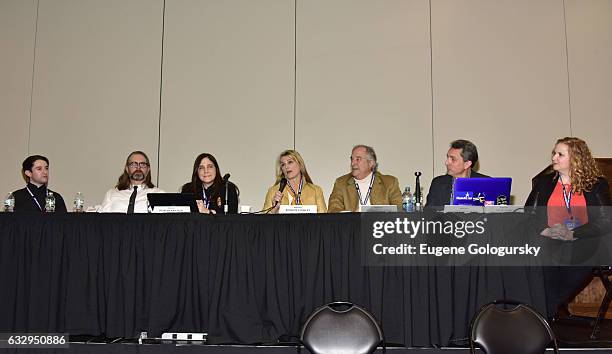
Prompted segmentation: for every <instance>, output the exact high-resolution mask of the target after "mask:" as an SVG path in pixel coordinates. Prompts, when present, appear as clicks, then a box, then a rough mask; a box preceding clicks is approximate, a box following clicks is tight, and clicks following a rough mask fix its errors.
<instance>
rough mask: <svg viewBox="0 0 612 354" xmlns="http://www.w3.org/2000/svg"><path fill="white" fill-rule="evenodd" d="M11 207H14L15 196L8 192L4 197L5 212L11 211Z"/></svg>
mask: <svg viewBox="0 0 612 354" xmlns="http://www.w3.org/2000/svg"><path fill="white" fill-rule="evenodd" d="M13 209H15V196H14V195H13V193H9V194H7V195H6V198H4V211H5V212H6V213H12V212H13Z"/></svg>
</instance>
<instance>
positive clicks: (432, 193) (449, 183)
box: [425, 171, 489, 207]
mask: <svg viewBox="0 0 612 354" xmlns="http://www.w3.org/2000/svg"><path fill="white" fill-rule="evenodd" d="M483 177H489V176H486V175H483V174H480V173H478V172H475V171H472V172H471V173H470V178H483ZM451 189H453V177H452V176H451V175H442V176H438V177H436V178H434V179H433V180H432V181H431V185H430V186H429V193H427V204H425V205H426V206H428V207H432V206H433V207H440V206H445V205H448V204H450V197H451Z"/></svg>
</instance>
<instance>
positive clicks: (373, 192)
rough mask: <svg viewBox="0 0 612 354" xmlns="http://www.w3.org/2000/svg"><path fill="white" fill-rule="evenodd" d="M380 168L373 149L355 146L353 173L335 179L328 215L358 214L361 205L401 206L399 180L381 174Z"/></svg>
mask: <svg viewBox="0 0 612 354" xmlns="http://www.w3.org/2000/svg"><path fill="white" fill-rule="evenodd" d="M377 167H378V163H377V162H376V152H374V149H373V148H372V147H370V146H366V145H356V146H355V147H354V148H353V151H352V153H351V172H350V173H348V174H346V175H344V176H341V177H338V178H337V179H336V182H335V183H334V189H333V191H332V192H331V195H330V196H329V203H328V206H329V208H328V212H329V213H337V212H341V211H345V210H348V211H358V210H359V207H360V206H361V205H397V206H400V205H402V193H401V192H400V188H399V182H398V180H397V178H395V177H393V176H388V175H383V174H381V173H380V172H378V171H377Z"/></svg>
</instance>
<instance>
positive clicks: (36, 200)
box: [26, 186, 43, 211]
mask: <svg viewBox="0 0 612 354" xmlns="http://www.w3.org/2000/svg"><path fill="white" fill-rule="evenodd" d="M26 189H27V190H28V193H30V196H31V197H32V199H34V201H35V202H36V205H38V209H40V211H43V208H42V207H41V206H40V203H39V202H38V199H36V197H35V196H34V193H32V191H31V190H30V187H28V186H26Z"/></svg>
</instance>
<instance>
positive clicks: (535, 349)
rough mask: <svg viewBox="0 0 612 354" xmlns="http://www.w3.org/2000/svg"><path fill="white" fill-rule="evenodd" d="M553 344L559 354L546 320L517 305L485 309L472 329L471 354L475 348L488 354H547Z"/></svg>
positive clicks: (499, 304) (500, 303)
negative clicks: (547, 349)
mask: <svg viewBox="0 0 612 354" xmlns="http://www.w3.org/2000/svg"><path fill="white" fill-rule="evenodd" d="M551 343H552V345H553V349H554V352H555V353H559V348H558V347H557V340H556V339H555V335H554V333H553V331H552V329H551V328H550V326H549V325H548V322H546V319H545V318H544V317H542V315H540V314H539V313H538V312H536V311H535V310H534V309H532V308H531V307H529V306H527V305H524V304H520V303H518V302H515V301H495V302H492V303H489V304H486V305H484V306H483V307H482V308H481V309H480V310H479V311H478V313H476V315H475V316H474V319H473V320H472V323H471V325H470V353H475V352H476V346H478V347H480V348H481V349H482V350H483V351H484V352H485V353H487V354H514V353H522V354H531V353H533V354H535V353H544V352H545V351H546V347H547V346H548V345H549V344H551Z"/></svg>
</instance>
